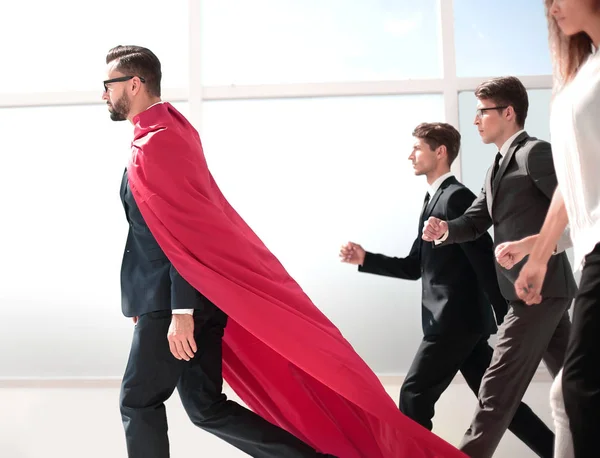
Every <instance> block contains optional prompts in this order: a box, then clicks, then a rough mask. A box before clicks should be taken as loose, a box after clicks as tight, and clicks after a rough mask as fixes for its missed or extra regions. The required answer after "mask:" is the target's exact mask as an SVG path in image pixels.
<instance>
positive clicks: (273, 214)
mask: <svg viewBox="0 0 600 458" xmlns="http://www.w3.org/2000/svg"><path fill="white" fill-rule="evenodd" d="M203 111H204V113H203V116H202V119H203V143H204V150H205V153H206V156H207V160H208V163H209V166H210V168H211V170H212V171H213V174H214V175H215V179H216V180H217V183H219V186H220V187H221V189H222V190H223V192H224V194H225V195H226V197H227V198H228V199H229V201H230V202H231V203H232V204H233V205H234V206H235V207H236V208H237V209H238V211H239V212H240V214H241V215H242V217H243V218H245V219H246V221H247V222H248V223H249V224H250V225H251V226H252V227H253V228H254V230H255V231H256V232H257V234H258V235H259V237H261V238H262V240H263V241H264V242H265V243H266V244H267V246H268V247H269V248H270V249H271V250H272V251H273V252H274V253H275V254H276V255H277V256H278V258H279V259H280V260H281V262H282V263H283V265H284V266H285V267H286V268H287V269H288V271H289V272H290V273H291V274H292V275H293V276H294V277H295V278H296V279H297V280H298V281H299V283H300V284H301V286H302V287H303V288H304V289H305V291H306V292H307V293H308V294H309V296H311V297H312V299H313V300H314V301H315V303H316V304H317V305H318V306H319V307H320V308H321V310H323V312H324V313H326V314H327V315H328V316H329V317H330V318H331V319H332V320H333V321H334V323H336V324H337V325H338V326H339V327H340V329H341V330H342V332H344V334H345V335H346V336H347V337H348V338H349V340H350V341H351V342H352V344H353V345H356V348H357V350H358V351H359V352H360V353H361V354H362V355H363V356H364V357H365V358H366V360H367V362H369V364H371V365H372V367H373V369H374V370H376V371H379V372H388V373H389V372H396V373H398V372H402V371H406V370H407V369H408V367H409V364H410V361H411V359H412V356H413V355H412V353H410V352H412V351H413V350H414V345H416V344H417V343H418V342H419V339H420V332H421V331H420V323H421V319H420V308H419V307H415V305H416V304H419V303H420V293H421V289H420V284H419V283H418V282H401V281H390V279H385V278H383V277H377V276H374V275H358V274H357V272H356V268H355V267H352V266H348V265H342V264H340V263H339V260H338V258H337V254H338V250H339V247H340V245H341V244H342V243H345V242H347V241H349V240H351V241H354V242H356V243H361V244H363V246H364V247H365V249H369V250H372V251H376V252H377V251H378V252H383V253H387V254H389V255H391V256H406V255H408V252H409V251H410V247H411V246H412V243H413V241H414V239H415V237H416V235H417V229H418V219H419V213H420V210H421V206H422V204H423V197H424V195H425V190H426V182H425V180H424V178H423V177H415V176H414V173H413V169H412V165H411V163H410V161H409V160H408V156H409V154H410V153H411V149H412V144H413V138H412V136H411V133H412V130H413V129H414V127H415V126H416V124H418V123H419V122H421V121H434V120H435V121H439V120H441V119H443V117H444V109H443V99H442V96H437V95H416V96H390V97H352V98H314V99H286V100H246V101H211V102H205V103H204V105H203ZM374 294H376V296H377V300H376V303H374V302H373V297H374V296H373V295H374ZM373 307H375V308H376V310H377V313H375V314H374V313H373ZM365 327H367V328H369V329H377V330H378V332H377V333H375V334H374V333H366V332H365V331H364V330H365ZM413 330H416V331H414V332H413ZM415 333H416V334H415ZM381 348H406V349H407V350H406V352H401V353H402V354H401V355H399V354H393V355H392V354H385V352H383V353H382V352H381Z"/></svg>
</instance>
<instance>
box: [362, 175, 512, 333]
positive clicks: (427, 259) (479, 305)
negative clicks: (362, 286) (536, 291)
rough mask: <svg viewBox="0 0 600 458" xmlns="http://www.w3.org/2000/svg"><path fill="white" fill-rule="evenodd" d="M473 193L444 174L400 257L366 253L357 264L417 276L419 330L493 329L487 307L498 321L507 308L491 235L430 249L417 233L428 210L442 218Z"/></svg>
mask: <svg viewBox="0 0 600 458" xmlns="http://www.w3.org/2000/svg"><path fill="white" fill-rule="evenodd" d="M474 199H475V194H473V193H472V192H471V191H470V190H469V189H468V188H467V187H466V186H464V185H463V184H462V183H460V182H459V181H458V180H457V179H456V178H454V177H449V178H447V179H446V180H444V182H443V183H442V185H441V186H440V188H439V189H438V191H437V192H436V193H435V195H434V196H432V197H431V199H430V201H429V204H428V205H427V207H426V208H425V210H424V212H423V214H422V215H421V218H420V220H419V227H418V231H417V234H418V235H417V238H416V240H415V241H414V243H413V246H412V249H411V250H410V254H409V255H408V256H407V257H406V258H395V257H388V256H385V255H382V254H373V253H367V254H366V256H365V261H364V264H363V265H362V266H360V267H359V270H360V271H361V272H368V273H373V274H378V275H385V276H389V277H396V278H402V279H406V280H418V279H419V278H422V289H423V292H422V322H423V333H424V334H425V335H439V334H448V333H450V334H452V333H453V334H464V333H481V334H493V333H494V332H495V331H496V325H495V323H494V316H493V313H492V308H491V307H490V304H491V305H492V307H493V308H494V312H495V314H496V317H497V320H498V322H499V323H500V322H501V321H502V320H503V318H504V315H505V314H506V312H507V310H508V305H507V302H506V299H504V297H502V294H501V293H500V289H499V288H498V283H497V280H496V272H495V269H494V254H493V246H492V245H493V244H492V239H491V237H490V236H489V235H487V236H483V237H480V238H478V239H477V240H475V241H472V242H468V243H461V244H458V245H448V246H446V247H443V248H437V249H433V247H432V244H431V243H428V242H424V241H423V239H422V238H421V235H422V231H423V222H424V221H425V220H426V219H427V218H429V217H430V216H435V217H436V218H440V219H443V220H447V219H451V218H455V217H457V216H459V215H462V214H463V212H464V211H465V210H466V209H467V208H469V205H471V203H472V202H473V200H474Z"/></svg>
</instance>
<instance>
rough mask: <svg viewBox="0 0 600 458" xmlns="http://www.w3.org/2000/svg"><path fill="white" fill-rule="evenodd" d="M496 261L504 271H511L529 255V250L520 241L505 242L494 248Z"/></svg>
mask: <svg viewBox="0 0 600 458" xmlns="http://www.w3.org/2000/svg"><path fill="white" fill-rule="evenodd" d="M495 254H496V261H498V264H500V265H501V266H502V267H504V268H505V269H506V270H510V269H512V268H513V267H514V266H515V264H517V263H519V262H520V261H521V260H522V259H523V258H524V257H525V256H527V255H528V254H529V250H528V249H527V247H526V246H525V244H524V243H523V241H522V240H519V241H518V242H505V243H501V244H500V245H498V246H497V247H496V251H495Z"/></svg>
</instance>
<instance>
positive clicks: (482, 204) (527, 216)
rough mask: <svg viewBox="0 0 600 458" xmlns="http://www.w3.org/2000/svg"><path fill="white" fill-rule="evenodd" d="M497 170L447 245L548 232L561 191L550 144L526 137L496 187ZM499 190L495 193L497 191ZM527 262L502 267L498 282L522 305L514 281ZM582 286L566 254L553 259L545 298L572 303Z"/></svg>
mask: <svg viewBox="0 0 600 458" xmlns="http://www.w3.org/2000/svg"><path fill="white" fill-rule="evenodd" d="M492 168H493V167H490V168H489V170H488V172H487V174H486V178H485V183H484V185H483V189H482V190H481V194H480V195H479V197H478V198H477V199H476V200H475V202H473V205H471V207H470V208H469V209H468V210H467V211H466V212H465V214H464V215H462V216H460V217H459V218H457V219H454V220H450V221H448V230H449V235H448V238H447V239H446V241H445V242H444V243H443V244H442V245H441V246H445V245H447V244H449V243H461V242H465V241H468V240H475V239H476V238H477V237H480V236H481V235H483V234H487V230H488V229H489V228H490V226H492V225H493V226H494V242H495V244H496V245H498V244H500V243H503V242H507V241H515V240H521V239H522V238H524V237H527V236H529V235H532V234H537V233H539V231H540V230H541V228H542V225H543V223H544V219H545V218H546V214H547V213H548V207H549V206H550V201H551V200H552V195H553V194H554V191H555V189H556V186H557V181H556V173H555V171H554V161H553V159H552V149H551V147H550V143H548V142H545V141H543V140H538V139H537V138H534V137H530V136H529V135H528V134H527V133H526V132H523V133H522V134H521V135H519V136H518V137H517V138H516V139H515V140H514V141H513V143H512V145H511V147H510V148H509V150H508V152H507V153H506V156H505V157H504V159H503V160H502V164H501V165H500V168H499V169H498V172H497V173H496V176H495V178H494V183H492V182H491V176H492ZM492 189H493V191H492ZM526 260H527V257H526V258H525V259H523V260H522V261H521V262H520V263H519V264H517V265H515V266H514V267H513V268H512V269H511V270H506V269H504V268H502V267H501V266H500V265H499V264H497V263H496V270H497V276H498V283H499V284H500V289H501V291H502V294H503V295H504V297H506V298H507V299H509V300H511V301H517V300H519V298H518V296H517V294H516V292H515V287H514V282H515V281H516V280H517V278H518V276H519V272H520V271H521V268H522V267H523V265H524V264H525V262H526ZM576 291H577V284H576V283H575V278H574V277H573V271H572V269H571V265H570V263H569V259H568V258H567V255H566V253H564V252H563V253H559V254H557V255H555V256H552V257H551V259H550V261H549V262H548V271H547V274H546V278H545V280H544V284H543V287H542V293H541V294H542V297H557V298H572V297H574V296H575V293H576Z"/></svg>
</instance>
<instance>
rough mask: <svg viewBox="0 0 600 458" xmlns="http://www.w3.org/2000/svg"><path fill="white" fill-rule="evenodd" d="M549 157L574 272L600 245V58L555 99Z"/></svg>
mask: <svg viewBox="0 0 600 458" xmlns="http://www.w3.org/2000/svg"><path fill="white" fill-rule="evenodd" d="M550 136H551V141H552V156H553V158H554V166H555V169H556V177H557V179H558V185H559V187H560V191H561V193H562V195H563V198H564V200H565V206H566V209H567V214H568V215H569V227H570V236H571V240H572V243H573V250H574V255H575V266H574V267H575V268H576V269H579V268H581V267H582V265H583V262H584V259H585V256H586V255H587V254H588V253H590V252H591V251H593V249H594V247H595V246H596V244H597V243H599V242H600V53H599V52H598V51H596V52H595V53H594V54H592V55H591V56H590V57H589V58H588V59H587V61H586V62H585V63H584V64H583V65H582V66H581V68H580V69H579V72H578V73H577V75H576V76H575V78H574V79H573V80H572V81H571V82H570V83H568V84H567V85H566V86H565V87H564V88H562V89H561V91H560V92H559V93H558V94H557V95H556V97H555V99H554V102H553V104H552V112H551V116H550Z"/></svg>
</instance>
